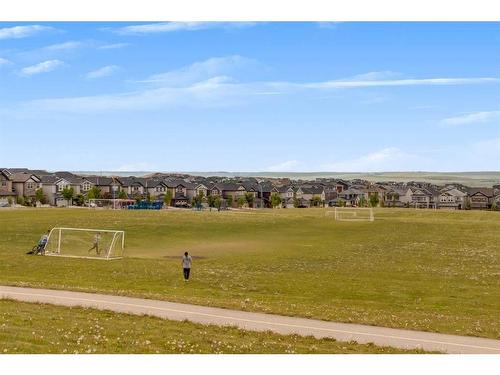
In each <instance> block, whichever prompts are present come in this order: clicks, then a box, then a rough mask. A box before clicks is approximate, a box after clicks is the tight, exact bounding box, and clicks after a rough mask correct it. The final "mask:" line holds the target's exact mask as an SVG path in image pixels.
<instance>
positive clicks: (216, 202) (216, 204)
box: [214, 195, 222, 210]
mask: <svg viewBox="0 0 500 375" xmlns="http://www.w3.org/2000/svg"><path fill="white" fill-rule="evenodd" d="M221 206H222V199H221V198H220V197H219V196H218V195H216V196H215V198H214V207H215V208H217V209H218V210H220V208H221Z"/></svg>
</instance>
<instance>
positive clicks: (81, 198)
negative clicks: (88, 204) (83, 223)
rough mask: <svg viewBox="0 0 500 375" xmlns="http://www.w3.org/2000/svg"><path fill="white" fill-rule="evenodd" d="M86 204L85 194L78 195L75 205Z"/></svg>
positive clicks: (74, 200)
mask: <svg viewBox="0 0 500 375" xmlns="http://www.w3.org/2000/svg"><path fill="white" fill-rule="evenodd" d="M84 202H85V197H84V195H83V194H77V195H76V197H75V199H73V203H74V204H76V205H77V206H83V203H84Z"/></svg>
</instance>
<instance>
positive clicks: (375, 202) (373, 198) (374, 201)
mask: <svg viewBox="0 0 500 375" xmlns="http://www.w3.org/2000/svg"><path fill="white" fill-rule="evenodd" d="M379 202H380V199H379V198H378V194H373V195H371V196H370V207H377V206H378V204H379Z"/></svg>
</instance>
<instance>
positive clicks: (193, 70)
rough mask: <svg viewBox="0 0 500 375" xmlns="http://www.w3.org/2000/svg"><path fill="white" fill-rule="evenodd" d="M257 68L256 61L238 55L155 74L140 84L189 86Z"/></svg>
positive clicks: (214, 58)
mask: <svg viewBox="0 0 500 375" xmlns="http://www.w3.org/2000/svg"><path fill="white" fill-rule="evenodd" d="M258 66H259V63H258V62H257V61H256V60H254V59H249V58H246V57H242V56H239V55H233V56H225V57H212V58H210V59H207V60H204V61H200V62H196V63H194V64H191V65H188V66H185V67H182V68H180V69H176V70H171V71H169V72H166V73H161V74H155V75H153V76H151V77H149V78H147V79H146V80H144V81H141V82H143V83H155V84H161V85H168V86H179V85H189V84H192V83H195V82H200V81H204V80H207V79H210V78H213V77H218V76H226V77H228V76H234V75H235V74H237V73H239V72H242V71H245V70H248V69H256V68H258Z"/></svg>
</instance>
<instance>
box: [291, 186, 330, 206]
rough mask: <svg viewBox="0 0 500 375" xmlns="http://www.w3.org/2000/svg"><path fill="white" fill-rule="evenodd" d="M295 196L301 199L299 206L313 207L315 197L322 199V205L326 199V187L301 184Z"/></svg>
mask: <svg viewBox="0 0 500 375" xmlns="http://www.w3.org/2000/svg"><path fill="white" fill-rule="evenodd" d="M295 196H296V198H297V199H298V200H299V202H298V203H299V207H311V205H312V200H313V198H315V197H318V198H319V199H320V201H321V203H320V205H321V206H323V205H324V204H325V199H326V194H325V189H324V188H323V187H322V186H307V185H306V186H301V187H299V188H298V189H297V191H296V193H295Z"/></svg>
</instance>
